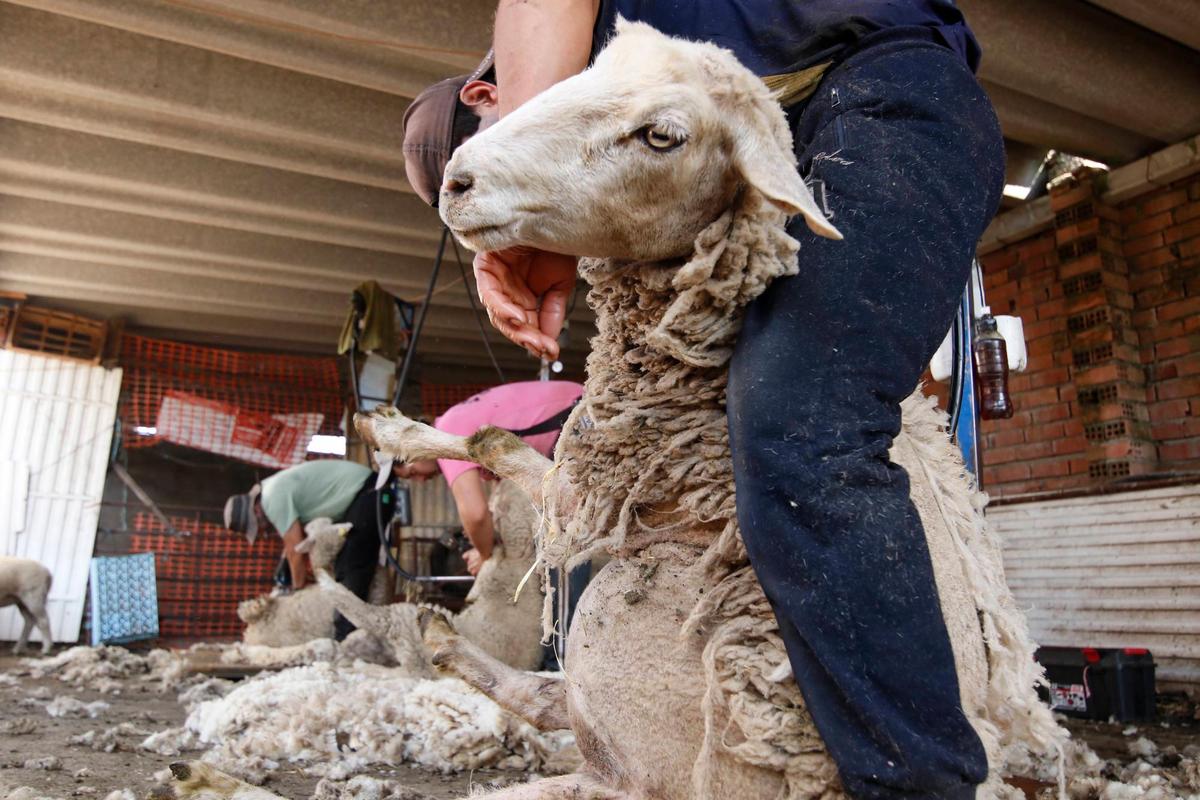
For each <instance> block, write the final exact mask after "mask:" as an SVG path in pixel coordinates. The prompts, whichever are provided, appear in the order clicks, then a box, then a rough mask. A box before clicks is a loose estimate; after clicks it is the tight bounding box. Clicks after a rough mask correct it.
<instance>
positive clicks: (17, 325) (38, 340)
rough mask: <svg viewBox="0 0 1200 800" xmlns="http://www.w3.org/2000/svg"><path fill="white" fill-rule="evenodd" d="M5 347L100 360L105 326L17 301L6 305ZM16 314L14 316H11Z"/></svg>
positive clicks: (80, 317) (86, 359) (77, 315)
mask: <svg viewBox="0 0 1200 800" xmlns="http://www.w3.org/2000/svg"><path fill="white" fill-rule="evenodd" d="M9 312H10V313H9V316H10V319H8V320H7V323H8V324H7V326H6V327H5V328H4V330H6V331H7V335H6V336H5V337H4V338H5V341H4V346H5V347H8V348H9V349H12V350H24V351H26V352H30V353H39V354H41V355H48V356H58V357H61V358H72V359H77V360H81V361H90V362H92V363H93V364H95V363H99V361H100V358H101V356H102V355H103V353H104V341H105V339H106V338H107V335H108V325H107V324H106V323H105V322H104V321H103V320H97V319H91V318H90V317H83V316H80V315H79V314H71V313H69V312H66V311H57V310H55V309H52V308H42V307H40V306H30V305H24V304H19V305H16V306H15V308H14V307H12V306H10V307H9ZM13 313H15V318H11V316H12V314H13Z"/></svg>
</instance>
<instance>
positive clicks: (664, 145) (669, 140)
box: [640, 125, 684, 152]
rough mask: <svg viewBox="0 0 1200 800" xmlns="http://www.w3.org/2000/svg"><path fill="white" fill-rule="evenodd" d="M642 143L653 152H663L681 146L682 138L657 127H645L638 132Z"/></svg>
mask: <svg viewBox="0 0 1200 800" xmlns="http://www.w3.org/2000/svg"><path fill="white" fill-rule="evenodd" d="M640 133H641V138H642V141H643V142H645V143H646V144H647V145H649V146H650V148H651V149H653V150H658V151H661V152H665V151H667V150H674V149H675V148H676V147H679V145H681V144H683V142H684V138H683V137H682V136H679V135H677V134H675V133H672V132H671V131H668V130H667V129H665V128H663V127H661V126H659V125H647V126H646V127H644V128H642V130H641V131H640Z"/></svg>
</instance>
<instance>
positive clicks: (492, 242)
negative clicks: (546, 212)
mask: <svg viewBox="0 0 1200 800" xmlns="http://www.w3.org/2000/svg"><path fill="white" fill-rule="evenodd" d="M515 226H516V223H515V222H512V221H510V222H502V223H500V224H498V225H478V226H476V227H473V228H459V227H455V226H453V225H452V226H450V230H451V231H452V232H453V233H454V235H455V236H457V237H458V240H459V241H460V242H462V243H463V244H465V245H467V246H468V247H470V248H471V249H473V250H477V251H481V250H499V249H501V248H504V247H511V246H512V245H513V244H515V242H514V241H513V240H512V232H513V228H514V227H515Z"/></svg>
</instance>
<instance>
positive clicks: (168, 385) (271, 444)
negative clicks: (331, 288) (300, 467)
mask: <svg viewBox="0 0 1200 800" xmlns="http://www.w3.org/2000/svg"><path fill="white" fill-rule="evenodd" d="M121 366H122V367H123V368H124V370H125V375H124V378H123V383H122V400H121V408H120V415H121V426H122V438H123V441H124V444H125V446H126V447H147V446H149V445H153V444H156V443H157V442H159V441H161V440H162V439H163V438H164V436H163V432H160V431H159V427H160V424H162V425H163V427H164V428H166V427H170V428H171V429H173V430H176V431H182V433H176V434H175V437H174V438H171V437H170V436H168V437H167V438H171V440H172V441H177V442H179V443H181V444H186V445H190V446H194V447H199V448H200V449H204V450H209V451H211V452H218V453H222V454H225V455H229V456H231V457H234V458H239V459H241V460H247V461H251V462H253V463H264V464H265V465H266V466H285V465H286V464H287V463H288V457H289V456H290V454H291V452H292V450H294V449H295V448H296V447H297V446H299V447H300V450H299V451H298V452H299V453H300V454H301V456H300V457H301V458H303V455H302V454H303V447H304V446H306V445H307V441H304V442H299V441H298V440H299V438H301V437H304V436H311V434H312V433H321V434H328V435H338V434H340V433H341V431H340V429H339V423H340V422H341V415H342V408H343V392H342V389H341V381H340V371H339V369H338V362H337V360H336V359H335V358H332V357H330V358H314V357H309V356H296V355H285V354H279V353H246V352H240V351H236V350H223V349H220V348H216V347H202V346H199V345H193V344H183V343H181V342H172V341H168V340H165V339H151V338H149V337H146V336H136V335H125V336H123V337H122V339H121ZM164 401H165V402H164ZM318 414H319V415H321V416H320V417H319V418H318V417H317V416H316V415H318ZM285 415H286V416H287V418H286V419H281V417H284V416H285ZM180 437H184V438H182V439H181V438H180ZM206 437H208V438H212V439H214V441H212V442H208V441H205V438H206ZM218 439H219V440H220V441H216V440H218ZM239 448H240V449H239ZM260 454H265V455H263V456H262V457H258V456H259V455H260ZM264 459H266V460H265V461H264ZM271 459H275V460H277V461H279V462H280V463H278V464H275V463H272V461H271Z"/></svg>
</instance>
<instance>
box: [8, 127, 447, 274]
mask: <svg viewBox="0 0 1200 800" xmlns="http://www.w3.org/2000/svg"><path fill="white" fill-rule="evenodd" d="M0 143H2V146H0V191H2V192H6V193H11V194H17V195H23V196H25V197H33V198H41V199H45V200H56V201H59V202H63V203H70V204H73V205H77V206H85V207H89V208H98V209H107V210H112V211H127V212H132V213H136V214H143V215H147V216H151V217H157V218H160V219H173V220H180V221H184V222H193V223H200V224H204V225H212V226H217V227H221V228H231V229H235V230H242V231H252V232H257V233H266V234H272V235H275V236H286V237H289V238H292V239H297V240H310V241H317V242H327V243H331V244H340V245H346V246H349V247H357V248H368V249H372V250H380V251H385V252H391V253H414V252H419V253H423V254H425V253H429V254H431V253H433V251H434V250H435V248H436V244H437V240H438V228H439V227H440V222H439V221H438V218H437V213H436V212H435V211H434V210H433V209H431V208H429V207H428V206H426V205H425V204H424V203H423V202H422V201H421V200H420V199H418V198H417V197H416V196H415V195H412V194H407V193H400V192H396V191H391V190H387V189H380V188H377V187H373V186H362V185H359V184H353V183H347V182H344V181H337V180H330V179H328V178H320V177H315V176H312V175H302V174H299V173H295V172H289V171H285V170H279V169H271V168H268V167H260V166H256V165H251V164H244V163H238V162H235V161H228V160H225V159H221V158H213V157H211V156H204V155H197V154H194V153H185V152H181V151H178V150H168V149H166V148H162V147H153V146H150V145H144V144H138V143H136V142H125V141H120V140H118V139H110V138H106V137H102V136H92V135H88V134H85V133H79V132H76V131H67V130H63V129H61V128H54V127H50V126H46V125H37V124H32V123H27V122H21V121H17V120H13V119H3V118H0Z"/></svg>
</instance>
